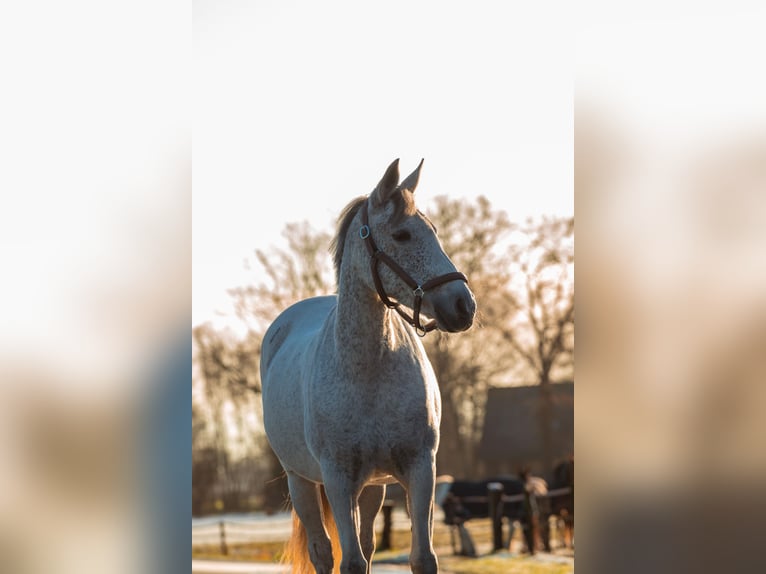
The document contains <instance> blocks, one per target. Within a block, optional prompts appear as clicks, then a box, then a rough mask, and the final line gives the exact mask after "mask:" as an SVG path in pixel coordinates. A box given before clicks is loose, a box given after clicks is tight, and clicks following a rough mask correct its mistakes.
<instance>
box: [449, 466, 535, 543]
mask: <svg viewBox="0 0 766 574" xmlns="http://www.w3.org/2000/svg"><path fill="white" fill-rule="evenodd" d="M492 483H499V484H501V485H502V487H503V495H504V496H505V497H512V498H513V500H511V501H504V502H503V505H502V513H501V516H502V517H504V518H507V519H508V526H509V527H508V538H507V544H506V547H508V548H510V545H511V540H512V539H513V532H514V522H516V521H518V522H519V523H520V524H521V528H522V533H523V536H524V542H525V543H526V545H527V550H528V551H529V552H530V554H534V553H535V550H536V547H537V539H538V538H540V537H541V536H542V537H544V536H545V534H546V531H545V529H544V524H545V523H546V522H547V519H548V514H547V513H546V512H545V500H546V499H545V498H544V497H545V495H546V493H547V485H546V483H545V481H544V480H543V479H541V478H540V477H536V476H532V475H529V474H528V473H523V474H522V473H520V475H519V476H518V477H516V476H497V477H492V478H486V479H484V480H455V481H453V483H452V485H451V487H450V489H449V492H448V495H447V497H446V498H445V499H444V502H443V503H442V509H443V510H444V523H445V524H447V525H450V526H456V527H458V528H459V529H460V528H461V527H462V525H463V524H464V523H465V522H467V521H468V520H471V519H474V518H490V515H489V506H488V486H489V485H490V484H492ZM525 492H528V493H529V494H530V495H532V496H530V497H527V496H524V493H525ZM541 502H542V504H541ZM540 540H541V541H543V540H544V538H540ZM466 546H468V548H467V549H466ZM461 547H462V550H461V554H466V555H473V556H475V555H476V554H475V549H474V548H473V542H472V541H471V540H470V535H466V534H465V533H463V532H461Z"/></svg>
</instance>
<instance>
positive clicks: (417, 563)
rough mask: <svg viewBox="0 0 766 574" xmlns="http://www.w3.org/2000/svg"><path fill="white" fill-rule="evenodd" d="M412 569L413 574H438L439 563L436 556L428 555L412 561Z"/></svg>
mask: <svg viewBox="0 0 766 574" xmlns="http://www.w3.org/2000/svg"><path fill="white" fill-rule="evenodd" d="M410 568H412V572H413V574H437V572H439V563H438V562H437V560H436V555H435V554H433V553H428V554H426V555H424V556H419V557H417V558H415V559H413V560H411V561H410Z"/></svg>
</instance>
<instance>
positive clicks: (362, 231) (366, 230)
mask: <svg viewBox="0 0 766 574" xmlns="http://www.w3.org/2000/svg"><path fill="white" fill-rule="evenodd" d="M369 236H370V226H369V225H362V227H360V228H359V237H361V238H362V239H367V238H368V237H369Z"/></svg>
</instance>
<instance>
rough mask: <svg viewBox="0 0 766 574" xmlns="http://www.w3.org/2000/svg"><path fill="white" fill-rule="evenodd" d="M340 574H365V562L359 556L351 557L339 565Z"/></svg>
mask: <svg viewBox="0 0 766 574" xmlns="http://www.w3.org/2000/svg"><path fill="white" fill-rule="evenodd" d="M340 572H341V574H367V560H365V559H364V558H362V557H361V556H353V557H351V558H350V559H349V560H343V561H341V563H340Z"/></svg>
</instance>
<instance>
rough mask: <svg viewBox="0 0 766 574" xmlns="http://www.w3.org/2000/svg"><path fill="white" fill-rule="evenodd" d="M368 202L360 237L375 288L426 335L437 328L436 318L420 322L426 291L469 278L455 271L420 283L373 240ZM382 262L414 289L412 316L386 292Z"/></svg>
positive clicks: (364, 210) (385, 300)
mask: <svg viewBox="0 0 766 574" xmlns="http://www.w3.org/2000/svg"><path fill="white" fill-rule="evenodd" d="M367 203H368V202H367V201H365V202H364V204H363V205H362V227H360V228H359V237H361V238H362V239H363V240H364V244H365V246H367V252H368V253H369V254H370V269H371V271H372V280H373V281H374V282H375V289H376V290H377V292H378V296H379V297H380V300H381V301H383V304H384V305H385V306H386V307H388V308H389V309H393V310H394V311H396V312H397V313H399V315H401V317H402V318H403V319H404V320H405V321H407V323H409V324H410V325H412V326H413V327H415V331H416V332H417V334H418V335H420V336H421V337H424V336H425V335H426V333H428V332H429V331H433V330H434V329H436V321H435V320H431V321H429V322H428V323H426V324H425V325H421V323H420V306H421V304H422V303H423V296H424V295H425V294H426V291H430V290H431V289H433V288H434V287H438V286H439V285H442V284H444V283H448V282H449V281H465V282H466V283H468V279H467V278H466V276H465V275H463V274H462V273H460V272H459V271H453V272H452V273H445V274H444V275H439V276H438V277H434V278H433V279H429V280H428V281H426V282H425V283H423V284H422V285H420V284H418V282H417V281H415V280H414V279H413V278H412V276H411V275H410V274H409V273H407V272H406V271H405V270H404V269H402V267H401V266H400V265H399V264H398V263H397V262H396V261H394V260H393V259H391V257H389V256H388V255H387V254H386V253H384V252H383V251H381V250H380V249H378V246H377V245H375V241H373V239H372V234H371V232H370V225H369V220H368V216H367ZM380 262H383V263H385V264H386V265H387V266H388V267H389V268H390V269H391V270H392V271H393V272H394V273H396V274H397V275H398V276H399V277H401V279H402V280H403V281H404V282H405V283H406V284H407V285H409V287H410V289H412V293H413V295H414V296H415V304H414V305H413V307H412V311H413V314H412V315H411V316H410V315H409V314H408V313H407V312H406V311H405V310H403V309H402V304H401V303H399V302H397V301H392V300H391V299H390V298H389V297H388V295H387V294H386V290H385V289H384V288H383V282H382V281H381V280H380V275H379V274H378V263H380Z"/></svg>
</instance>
